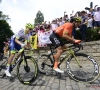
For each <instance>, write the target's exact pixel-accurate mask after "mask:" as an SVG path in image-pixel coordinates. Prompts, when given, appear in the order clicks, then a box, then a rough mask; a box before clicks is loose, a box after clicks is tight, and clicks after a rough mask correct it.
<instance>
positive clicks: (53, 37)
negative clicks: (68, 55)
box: [49, 32, 65, 48]
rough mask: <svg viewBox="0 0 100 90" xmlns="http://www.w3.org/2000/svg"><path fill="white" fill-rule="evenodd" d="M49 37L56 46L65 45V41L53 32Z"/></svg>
mask: <svg viewBox="0 0 100 90" xmlns="http://www.w3.org/2000/svg"><path fill="white" fill-rule="evenodd" d="M49 38H50V41H51V42H52V44H53V45H54V46H55V47H56V48H57V47H59V46H64V45H65V43H64V42H63V41H62V40H61V37H59V36H58V35H57V34H56V33H55V32H52V34H51V35H50V37H49Z"/></svg>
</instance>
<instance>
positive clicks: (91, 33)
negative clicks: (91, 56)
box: [75, 28, 100, 41]
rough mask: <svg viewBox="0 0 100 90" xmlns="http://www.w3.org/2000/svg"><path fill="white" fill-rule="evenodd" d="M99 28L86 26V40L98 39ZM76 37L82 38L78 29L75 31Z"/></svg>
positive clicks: (99, 35) (99, 38) (99, 37)
mask: <svg viewBox="0 0 100 90" xmlns="http://www.w3.org/2000/svg"><path fill="white" fill-rule="evenodd" d="M99 30H100V28H96V29H94V28H88V29H87V32H86V41H96V40H100V34H98V31H99ZM75 38H76V39H82V35H81V32H80V30H78V31H77V33H76V36H75Z"/></svg>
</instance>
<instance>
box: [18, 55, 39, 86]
mask: <svg viewBox="0 0 100 90" xmlns="http://www.w3.org/2000/svg"><path fill="white" fill-rule="evenodd" d="M17 76H18V79H19V81H20V82H21V83H22V84H26V85H29V84H31V83H33V82H34V81H35V80H36V78H37V76H38V66H37V63H36V61H35V60H34V59H33V58H32V57H30V56H25V60H23V59H22V60H20V62H19V63H18V65H17Z"/></svg>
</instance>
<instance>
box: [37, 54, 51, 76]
mask: <svg viewBox="0 0 100 90" xmlns="http://www.w3.org/2000/svg"><path fill="white" fill-rule="evenodd" d="M37 64H38V68H39V73H41V74H47V73H49V71H50V70H52V68H53V63H52V61H51V58H50V57H49V55H46V54H43V55H41V56H40V58H39V59H38V60H37Z"/></svg>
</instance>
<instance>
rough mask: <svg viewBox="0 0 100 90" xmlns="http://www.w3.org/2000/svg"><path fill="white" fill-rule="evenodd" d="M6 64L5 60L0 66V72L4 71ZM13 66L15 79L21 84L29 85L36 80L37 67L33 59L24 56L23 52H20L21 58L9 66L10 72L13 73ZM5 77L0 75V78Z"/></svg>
mask: <svg viewBox="0 0 100 90" xmlns="http://www.w3.org/2000/svg"><path fill="white" fill-rule="evenodd" d="M6 64H7V60H6V59H5V60H4V61H3V62H2V63H1V65H0V72H1V71H2V70H3V69H5V67H6ZM15 66H17V69H16V73H17V77H18V79H19V81H20V82H21V83H22V84H25V85H30V84H31V83H33V82H34V81H35V80H36V78H37V76H38V65H37V63H36V61H35V59H34V58H33V57H31V56H26V55H25V53H24V50H23V51H22V53H21V56H20V57H19V58H17V59H14V63H12V64H11V65H10V72H12V71H13V69H14V67H15ZM5 76H6V75H5V74H1V75H0V77H1V78H4V77H5Z"/></svg>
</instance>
